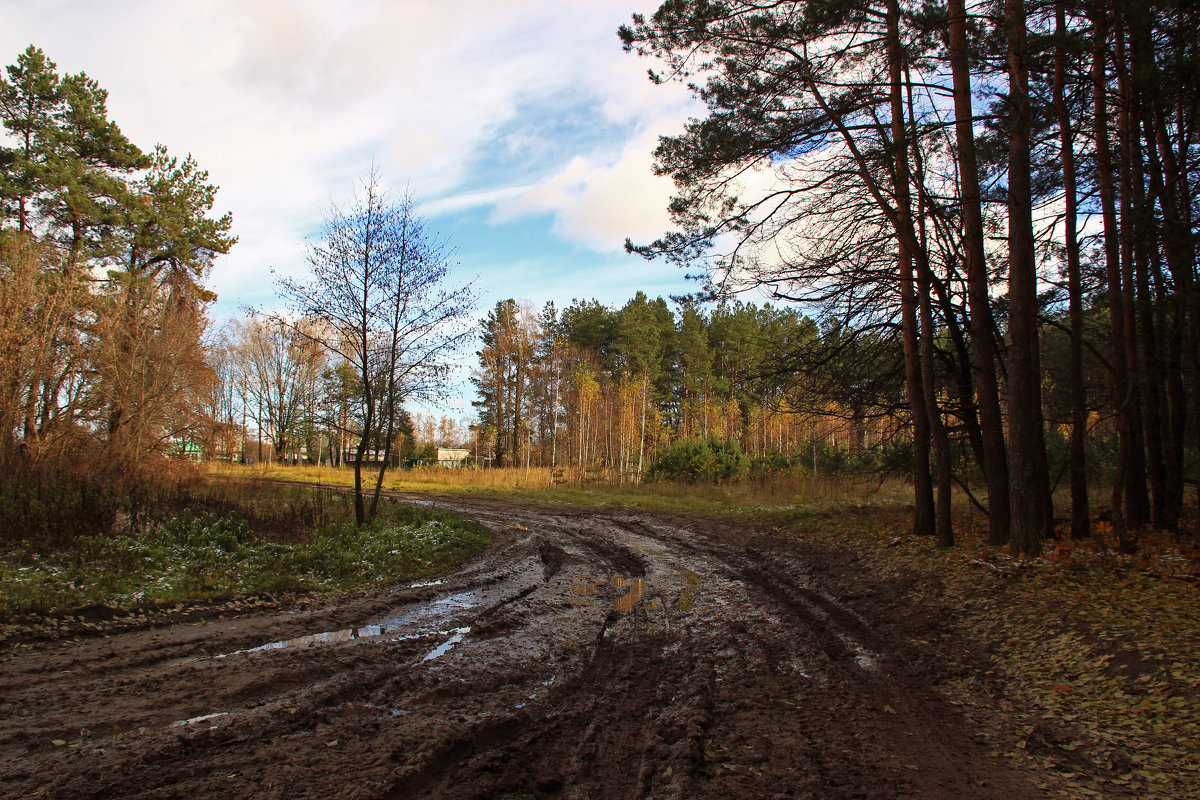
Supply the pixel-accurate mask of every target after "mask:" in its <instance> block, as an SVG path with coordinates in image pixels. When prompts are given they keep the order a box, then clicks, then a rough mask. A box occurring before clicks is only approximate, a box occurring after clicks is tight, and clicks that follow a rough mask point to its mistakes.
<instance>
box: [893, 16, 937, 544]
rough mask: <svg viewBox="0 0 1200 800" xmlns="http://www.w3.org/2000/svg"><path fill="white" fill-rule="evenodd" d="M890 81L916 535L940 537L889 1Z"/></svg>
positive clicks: (896, 35) (896, 26)
mask: <svg viewBox="0 0 1200 800" xmlns="http://www.w3.org/2000/svg"><path fill="white" fill-rule="evenodd" d="M887 53H888V76H889V79H890V80H891V110H892V146H893V148H894V155H893V162H894V165H895V195H896V222H897V227H898V228H899V229H900V232H906V233H908V234H909V235H908V236H905V235H903V234H902V235H898V236H897V238H896V246H897V249H898V251H899V252H898V257H897V260H898V262H899V267H900V326H901V331H902V334H903V339H904V378H905V387H906V389H907V391H908V403H909V409H910V411H911V413H912V418H913V462H914V463H913V492H914V495H915V503H916V506H915V511H914V514H913V533H915V534H916V535H918V536H930V535H933V534H935V533H936V519H935V513H934V504H933V485H932V478H931V475H930V471H929V466H930V465H929V450H930V428H929V415H928V410H927V405H926V402H925V391H924V383H923V380H922V376H921V355H920V343H919V332H918V329H917V296H916V286H915V280H914V274H913V252H912V251H913V246H912V242H913V240H914V239H915V236H913V235H912V230H913V226H912V208H911V200H910V196H909V174H908V148H907V146H906V144H905V143H906V141H907V138H908V137H907V135H906V130H905V128H906V126H905V121H904V97H903V92H902V86H901V74H902V70H901V68H902V63H901V62H902V56H901V47H900V7H899V3H898V2H897V0H888V2H887Z"/></svg>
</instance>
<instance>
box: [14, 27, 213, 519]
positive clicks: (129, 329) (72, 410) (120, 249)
mask: <svg viewBox="0 0 1200 800" xmlns="http://www.w3.org/2000/svg"><path fill="white" fill-rule="evenodd" d="M106 106H107V93H106V92H105V90H104V89H103V88H101V87H100V86H99V84H97V83H96V81H94V80H93V79H91V78H89V77H88V76H87V75H86V74H84V73H79V74H76V75H61V74H59V72H58V70H57V68H56V66H55V64H54V63H53V62H52V61H50V60H49V59H48V58H47V57H46V55H45V54H44V53H43V52H42V51H41V50H39V49H37V48H36V47H33V46H30V47H29V49H27V50H26V51H25V52H23V53H21V54H20V56H19V57H18V59H17V61H16V63H15V64H13V65H11V66H9V67H7V68H6V70H5V73H4V75H3V76H2V77H0V120H2V121H3V125H4V134H5V137H4V140H3V143H2V145H0V475H2V476H3V478H2V481H3V483H4V485H6V486H7V485H9V484H11V483H12V482H13V481H17V482H18V483H21V482H24V483H26V484H29V483H36V482H37V480H35V478H34V476H35V475H41V476H45V475H49V474H58V473H59V472H60V471H62V470H65V471H67V472H75V473H88V474H91V475H93V476H96V477H97V478H102V479H103V481H102V482H104V483H107V484H111V485H114V486H124V487H126V488H127V487H128V485H129V484H130V482H131V481H135V480H137V479H138V477H139V475H141V474H143V473H144V472H145V471H146V470H147V469H148V468H150V466H151V465H152V464H153V462H154V460H155V458H156V457H157V456H161V455H164V454H166V453H168V452H170V451H171V449H172V448H175V447H178V445H179V442H181V441H182V440H184V439H186V438H189V437H191V436H196V435H200V434H201V432H202V429H203V427H204V426H206V425H208V424H209V423H210V422H211V420H210V419H209V418H208V417H207V416H206V415H204V414H203V413H202V410H201V406H202V404H203V398H204V395H205V394H206V393H207V392H208V391H209V390H210V389H211V381H210V378H211V370H210V369H209V365H208V360H207V351H206V348H205V347H204V343H203V336H204V334H205V330H206V327H207V320H206V318H205V313H204V312H205V307H206V306H207V304H208V303H209V302H210V301H211V300H212V298H213V295H212V293H211V292H210V291H209V290H208V289H206V288H205V287H204V279H205V277H206V276H207V274H208V270H209V268H210V265H211V263H212V259H213V258H214V257H216V256H217V255H219V254H221V253H225V252H227V251H228V250H229V248H230V247H231V246H232V245H233V244H234V241H235V240H234V237H232V236H231V235H230V227H231V224H232V220H231V218H230V216H229V215H228V214H226V215H224V216H221V217H219V218H214V217H213V216H212V209H213V204H214V200H215V193H216V187H214V186H213V185H211V184H210V183H209V182H208V174H207V173H206V172H205V171H204V170H203V169H201V168H200V167H199V165H198V164H197V163H196V162H195V161H194V160H193V159H192V158H191V157H190V156H188V157H185V158H182V159H180V158H178V157H175V156H173V155H171V154H170V153H169V152H168V151H167V149H166V148H165V147H163V146H162V145H156V146H155V147H154V148H153V149H152V150H150V151H144V150H142V149H141V148H140V147H138V146H137V145H135V144H134V143H133V142H131V141H129V139H127V138H126V137H125V135H124V134H123V133H122V132H121V129H120V128H119V127H118V125H117V124H116V123H115V122H113V121H112V120H110V119H109V118H108V113H107V107H106ZM84 494H85V495H86V492H85V493H84ZM59 500H62V498H59ZM43 501H44V502H45V503H49V502H51V501H50V500H49V498H48V497H47V498H43V499H42V501H38V500H30V501H29V502H31V503H33V504H34V505H38V504H39V503H42V502H43ZM63 502H68V501H67V500H63ZM69 502H72V503H78V502H80V501H79V497H78V496H75V497H74V499H73V500H70V501H69Z"/></svg>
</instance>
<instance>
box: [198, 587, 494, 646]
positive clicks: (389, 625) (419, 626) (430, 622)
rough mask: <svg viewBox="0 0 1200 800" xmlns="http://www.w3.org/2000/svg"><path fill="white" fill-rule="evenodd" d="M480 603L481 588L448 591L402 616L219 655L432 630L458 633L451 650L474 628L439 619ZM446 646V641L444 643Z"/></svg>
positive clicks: (424, 633)
mask: <svg viewBox="0 0 1200 800" xmlns="http://www.w3.org/2000/svg"><path fill="white" fill-rule="evenodd" d="M477 605H479V594H478V593H477V592H473V591H471V592H458V593H457V594H452V595H448V596H446V597H441V598H438V599H437V600H434V601H433V602H430V603H426V604H425V605H423V606H419V607H417V608H414V609H410V610H408V611H406V612H404V613H403V614H400V615H399V616H394V617H388V618H386V619H382V620H377V621H375V622H372V623H371V624H368V625H359V626H357V627H354V628H343V629H342V630H339V631H324V632H322V633H311V634H308V635H306V636H297V637H295V638H292V639H283V640H280V641H277V642H267V643H266V644H260V645H258V646H257V647H249V648H246V649H244V650H235V651H233V652H231V653H221V654H220V655H218V656H215V658H227V657H229V656H235V655H239V654H241V653H261V652H265V651H268V650H285V649H291V648H297V647H311V646H313V645H322V644H333V643H336V642H349V641H352V640H354V639H366V638H378V637H382V636H387V637H388V640H389V641H404V640H406V639H419V638H421V637H422V636H428V635H430V634H445V633H454V634H455V635H456V636H457V637H458V638H457V639H454V637H451V639H452V641H451V642H448V643H446V644H448V645H449V647H446V649H447V650H448V649H449V648H450V647H453V646H454V645H455V644H457V643H458V642H460V641H462V637H463V636H464V635H466V633H467V632H468V631H470V628H452V629H450V630H440V629H439V628H440V626H438V625H437V623H438V622H441V621H443V620H446V621H448V619H449V618H450V617H452V616H453V615H454V614H455V613H457V612H459V611H464V610H466V609H469V608H474V607H475V606H477ZM443 646H444V647H445V646H446V645H445V644H444V645H443ZM434 652H435V653H437V655H432V654H431V656H427V657H426V658H425V660H426V661H428V660H429V658H431V657H432V658H437V657H438V656H440V655H442V654H443V653H444V652H445V651H442V652H437V650H435V651H434Z"/></svg>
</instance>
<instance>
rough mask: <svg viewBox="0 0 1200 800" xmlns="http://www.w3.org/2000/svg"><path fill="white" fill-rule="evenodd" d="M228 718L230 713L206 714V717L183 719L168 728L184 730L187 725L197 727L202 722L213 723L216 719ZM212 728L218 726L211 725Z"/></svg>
mask: <svg viewBox="0 0 1200 800" xmlns="http://www.w3.org/2000/svg"><path fill="white" fill-rule="evenodd" d="M228 716H229V712H228V711H218V712H216V713H215V714H205V715H204V716H200V717H192V718H191V719H181V720H179V721H178V722H172V723H171V724H170V725H169V726H167V727H170V728H182V727H183V726H185V725H197V724H199V723H201V722H211V721H212V720H214V719H219V718H220V717H228ZM210 727H212V728H215V727H217V726H216V725H211V726H210Z"/></svg>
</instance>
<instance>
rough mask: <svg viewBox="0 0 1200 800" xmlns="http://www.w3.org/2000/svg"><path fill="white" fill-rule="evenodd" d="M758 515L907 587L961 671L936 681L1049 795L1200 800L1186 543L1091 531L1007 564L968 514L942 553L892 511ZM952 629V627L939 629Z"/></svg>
mask: <svg viewBox="0 0 1200 800" xmlns="http://www.w3.org/2000/svg"><path fill="white" fill-rule="evenodd" d="M764 521H767V522H770V523H771V524H773V525H775V526H776V527H777V528H778V529H779V530H780V532H781V533H782V534H783V535H785V536H788V537H792V538H795V539H798V540H802V541H817V542H820V543H822V544H824V545H827V546H830V547H835V548H841V549H850V550H852V551H854V552H855V553H856V554H858V555H859V556H860V557H861V558H862V559H863V561H864V562H865V568H866V570H867V571H868V573H869V574H871V575H873V576H874V577H873V580H874V581H876V582H878V583H883V582H887V581H894V582H895V585H897V586H901V587H906V594H907V596H908V599H910V600H911V601H912V602H913V603H914V604H915V605H917V606H918V607H923V608H925V609H927V610H928V611H931V612H933V614H934V615H936V618H939V619H941V620H943V621H944V625H945V628H946V630H944V631H943V632H942V634H943V637H942V640H941V641H932V642H926V643H924V644H926V645H929V646H932V647H934V648H936V649H938V650H939V651H940V652H939V655H940V656H942V657H946V658H948V659H950V660H951V661H954V660H955V659H956V658H957V659H959V664H958V666H959V667H961V669H960V670H958V671H957V672H958V677H955V678H953V679H952V680H951V681H950V682H949V683H947V684H945V685H943V686H941V687H939V690H940V691H941V692H942V693H943V694H944V695H945V696H946V697H947V698H948V699H949V701H950V702H952V703H954V704H955V705H959V706H960V707H962V708H963V709H964V711H965V712H966V713H967V714H968V715H969V716H971V717H972V718H973V719H974V720H975V721H976V722H977V724H978V725H979V726H980V727H981V728H983V729H990V730H991V732H992V733H993V734H994V735H993V738H992V741H993V743H994V746H995V748H996V751H997V753H998V754H999V755H1000V756H1001V757H1004V758H1007V759H1010V760H1011V761H1012V762H1013V763H1014V765H1016V766H1018V767H1020V768H1022V769H1025V770H1028V771H1029V772H1030V773H1031V774H1034V775H1036V776H1037V778H1038V780H1039V782H1040V783H1042V785H1043V788H1044V789H1045V790H1046V791H1047V792H1048V793H1049V794H1050V795H1051V796H1054V797H1059V798H1081V797H1138V798H1200V761H1198V760H1197V759H1196V753H1200V664H1198V662H1197V654H1198V653H1200V583H1198V581H1197V579H1198V578H1200V554H1198V553H1197V551H1196V550H1195V549H1194V548H1193V547H1191V546H1189V545H1188V544H1186V543H1181V542H1180V540H1179V539H1176V538H1167V537H1160V536H1147V537H1145V538H1144V539H1143V541H1142V550H1141V552H1140V554H1139V555H1138V556H1136V557H1130V556H1119V555H1117V554H1116V550H1115V542H1110V541H1106V540H1105V539H1104V538H1103V537H1102V538H1099V539H1097V540H1094V541H1087V542H1082V543H1073V542H1070V541H1062V542H1055V543H1051V548H1050V549H1049V551H1048V552H1047V553H1046V555H1045V556H1044V557H1042V558H1039V559H1036V560H1032V561H1017V560H1014V559H1012V558H1010V557H1009V556H1008V555H1007V553H1006V552H1005V551H1003V550H999V549H996V548H992V547H989V546H988V545H987V544H986V542H985V541H984V540H983V535H982V534H983V532H982V530H981V529H980V528H979V520H978V519H976V520H975V524H974V526H973V525H972V522H971V520H970V517H969V516H967V515H963V516H961V517H960V518H959V519H958V533H959V539H960V545H959V546H958V547H956V548H954V549H951V550H941V549H939V548H937V547H935V546H934V545H933V543H932V542H930V541H929V540H924V539H916V538H914V537H912V536H911V535H910V534H909V533H908V532H907V530H906V529H907V527H908V525H909V519H908V515H907V513H906V512H905V511H903V510H898V509H892V510H887V509H861V510H858V511H856V512H855V511H852V512H850V513H839V514H821V513H811V512H810V513H804V512H778V513H774V514H770V515H766V516H765V517H764ZM1193 522H1194V520H1193ZM972 527H974V528H975V530H974V532H972ZM1193 529H1194V528H1193ZM951 628H953V630H954V631H955V632H956V634H957V636H954V637H950V636H945V634H948V633H950V629H951ZM934 638H935V639H937V637H936V636H935V637H934ZM955 640H956V641H958V642H960V643H961V642H962V641H964V640H966V641H972V640H973V641H975V642H977V643H979V644H980V645H982V647H983V648H985V650H986V652H987V653H988V654H989V659H988V660H989V662H990V665H989V668H988V669H987V670H985V671H983V672H979V671H977V670H976V669H974V668H973V664H974V663H975V662H974V661H973V660H972V659H971V658H970V657H969V656H968V655H967V654H966V653H965V652H958V653H955V652H954V650H953V645H952V644H950V642H951V641H955ZM952 671H953V670H952Z"/></svg>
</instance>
